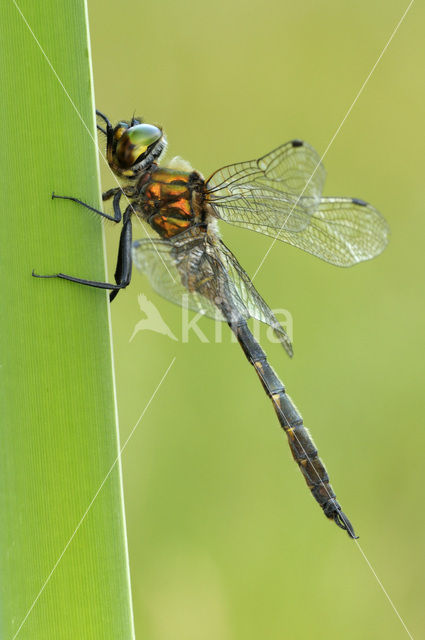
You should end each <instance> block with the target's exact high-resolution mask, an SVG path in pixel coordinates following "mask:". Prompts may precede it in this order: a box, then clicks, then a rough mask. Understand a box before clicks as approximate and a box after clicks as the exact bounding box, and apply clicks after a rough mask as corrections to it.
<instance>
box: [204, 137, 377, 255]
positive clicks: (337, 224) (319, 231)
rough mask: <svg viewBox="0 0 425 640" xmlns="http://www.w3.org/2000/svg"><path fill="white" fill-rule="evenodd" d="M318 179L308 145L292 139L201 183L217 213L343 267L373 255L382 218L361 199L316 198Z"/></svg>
mask: <svg viewBox="0 0 425 640" xmlns="http://www.w3.org/2000/svg"><path fill="white" fill-rule="evenodd" d="M294 145H299V146H294ZM324 179H325V173H324V169H323V166H322V165H321V164H320V158H319V156H318V154H317V153H316V152H315V151H314V149H312V148H311V147H310V146H309V145H307V144H306V143H300V142H298V141H293V142H290V143H287V144H286V145H283V146H282V147H279V148H278V149H275V151H272V152H271V153H270V154H268V155H266V156H264V157H263V158H260V159H259V160H257V161H251V162H245V163H239V164H236V165H231V166H229V167H224V168H223V169H220V170H219V171H217V172H216V173H215V174H213V175H212V176H211V178H210V180H209V181H208V183H207V186H208V193H209V202H210V203H211V205H212V207H213V209H214V211H215V213H216V215H217V217H218V218H221V219H222V220H225V221H226V222H230V223H231V224H233V225H235V226H238V227H242V228H244V229H251V230H253V231H257V232H260V233H263V234H265V235H268V236H271V237H272V238H274V239H276V240H281V241H283V242H287V243H288V244H291V245H293V246H294V247H298V248H300V249H303V250H304V251H307V252H308V253H311V254H312V255H314V256H317V257H318V258H321V259H322V260H326V261H327V262H330V263H331V264H335V265H338V266H343V267H348V266H351V265H354V264H357V263H358V262H362V261H363V260H369V259H370V258H373V257H375V256H377V255H378V254H379V253H381V251H383V249H384V248H385V247H386V245H387V243H388V239H389V228H388V225H387V223H386V221H385V219H384V218H383V217H382V216H381V214H380V213H379V212H378V211H377V210H376V209H375V208H374V207H373V206H372V205H370V204H368V203H366V202H364V201H363V200H359V199H357V198H322V197H321V192H322V187H323V182H324ZM301 194H302V195H301Z"/></svg>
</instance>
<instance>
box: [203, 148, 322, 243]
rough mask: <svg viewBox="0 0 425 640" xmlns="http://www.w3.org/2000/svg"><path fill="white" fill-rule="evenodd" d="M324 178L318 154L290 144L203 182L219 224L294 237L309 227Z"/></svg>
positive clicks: (239, 164) (225, 170) (311, 149)
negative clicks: (289, 233) (285, 231)
mask: <svg viewBox="0 0 425 640" xmlns="http://www.w3.org/2000/svg"><path fill="white" fill-rule="evenodd" d="M325 177H326V173H325V169H324V167H323V165H322V164H321V163H320V156H319V154H318V153H317V152H316V151H315V150H314V149H313V148H312V147H310V145H308V144H307V143H305V142H302V141H300V140H293V141H291V142H287V143H286V144H284V145H282V146H281V147H278V148H277V149H275V150H274V151H272V152H271V153H268V154H267V155H265V156H263V157H262V158H259V159H258V160H251V161H248V162H239V163H237V164H233V165H229V166H227V167H223V168H222V169H219V170H218V171H216V172H215V173H213V175H212V176H211V177H210V178H209V180H208V181H207V190H208V198H209V202H210V203H211V205H212V206H213V208H214V210H215V212H216V213H217V215H218V217H219V218H222V219H223V220H226V221H227V222H230V223H232V224H236V225H240V226H244V227H245V228H248V229H252V230H254V231H260V232H261V233H264V227H266V228H267V227H271V228H273V229H276V228H280V227H281V226H282V224H283V222H284V220H286V224H287V229H288V230H290V231H292V232H298V231H301V230H302V229H304V228H305V227H306V226H307V225H308V224H309V221H310V217H311V214H312V213H313V212H314V211H315V209H316V208H317V205H318V203H319V202H320V198H321V195H322V189H323V184H324V181H325Z"/></svg>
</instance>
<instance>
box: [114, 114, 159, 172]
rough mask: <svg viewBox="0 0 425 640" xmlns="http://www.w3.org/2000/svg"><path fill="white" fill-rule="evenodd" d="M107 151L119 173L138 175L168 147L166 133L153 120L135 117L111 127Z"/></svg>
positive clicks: (115, 169)
mask: <svg viewBox="0 0 425 640" xmlns="http://www.w3.org/2000/svg"><path fill="white" fill-rule="evenodd" d="M106 136H107V145H106V154H107V158H108V163H109V166H110V167H111V169H112V171H113V172H114V173H116V174H117V175H118V176H122V177H126V178H136V177H137V176H139V175H140V174H141V173H143V172H144V171H146V170H147V169H149V167H150V166H151V165H152V163H153V162H155V161H156V160H158V159H159V157H160V156H161V155H162V153H163V152H164V151H165V148H166V146H167V141H166V138H165V136H164V133H163V132H162V130H161V129H160V128H159V127H156V126H155V125H153V124H147V123H145V122H141V121H140V120H137V119H136V118H133V119H132V120H131V122H130V123H129V122H119V123H118V124H117V125H116V127H112V126H111V127H107V130H106Z"/></svg>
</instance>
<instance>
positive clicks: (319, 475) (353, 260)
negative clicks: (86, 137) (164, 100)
mask: <svg viewBox="0 0 425 640" xmlns="http://www.w3.org/2000/svg"><path fill="white" fill-rule="evenodd" d="M97 114H98V116H99V117H101V118H102V119H103V121H104V123H105V126H106V129H105V128H103V127H101V126H100V125H98V129H99V130H100V131H102V132H103V133H104V134H105V135H106V141H107V143H106V150H107V158H108V162H109V165H110V167H111V169H112V170H113V171H114V173H115V174H116V175H117V176H119V177H120V178H122V179H123V187H118V188H114V189H110V190H109V191H107V192H105V193H104V194H103V200H104V201H105V200H109V199H113V210H114V215H113V216H109V215H108V214H106V213H105V212H103V211H98V210H96V209H93V207H91V206H89V205H87V204H85V203H83V202H81V200H78V199H76V198H68V199H71V200H74V201H76V202H78V203H80V204H82V205H84V206H85V207H88V208H89V209H91V210H92V211H96V212H97V213H99V214H100V215H101V216H103V217H106V218H109V219H111V220H114V221H115V222H117V223H121V222H122V231H121V238H120V247H119V253H118V261H117V268H116V271H115V281H116V283H115V284H111V283H107V282H94V281H91V280H85V279H82V278H76V277H74V276H69V275H66V274H63V273H58V274H55V275H54V276H47V277H59V278H63V279H65V280H70V281H72V282H77V283H80V284H85V285H89V286H92V287H98V288H102V289H110V290H111V300H113V298H114V297H115V296H116V295H117V293H118V291H119V290H120V289H124V288H125V287H127V285H128V284H129V283H130V279H131V266H132V262H134V263H135V264H136V266H137V267H138V269H139V270H140V271H142V272H143V273H145V274H146V276H147V277H148V278H149V280H150V283H151V285H152V287H153V288H154V289H155V290H156V291H157V292H158V293H160V294H161V295H162V296H164V297H165V298H167V299H168V300H171V301H172V302H174V303H176V304H180V305H182V306H186V307H189V308H190V309H193V310H195V311H198V312H201V313H203V314H205V315H207V316H210V317H213V318H216V319H219V320H224V321H225V322H227V324H228V325H229V326H230V328H231V329H232V331H233V332H234V333H235V335H236V337H237V340H238V341H239V343H240V345H241V347H242V349H243V351H244V353H245V355H246V357H247V358H248V360H249V362H250V363H251V364H252V365H253V366H254V368H255V371H256V373H257V375H258V377H259V378H260V380H261V383H262V385H263V387H264V389H265V391H266V393H267V395H268V396H269V397H270V399H271V400H272V403H273V407H274V410H275V412H276V414H277V417H278V420H279V423H280V425H281V427H282V428H283V429H284V431H285V433H286V435H287V437H288V442H289V446H290V449H291V452H292V455H293V457H294V459H295V461H296V462H297V464H298V466H299V468H300V470H301V472H302V474H303V476H304V478H305V480H306V483H307V485H308V487H309V489H310V490H311V492H312V494H313V496H314V498H315V499H316V500H317V502H318V503H319V504H320V506H321V507H322V509H323V512H324V513H325V515H326V516H327V517H328V518H330V519H332V520H334V521H335V522H336V524H337V525H338V526H339V527H341V528H342V529H345V530H346V531H347V532H348V534H349V535H350V536H351V537H353V538H354V537H355V534H354V530H353V528H352V526H351V524H350V522H349V520H348V519H347V517H346V516H345V515H344V513H343V512H342V510H341V507H340V505H339V503H338V502H337V501H336V497H335V493H334V492H333V489H332V487H331V485H330V483H329V477H328V475H327V472H326V469H325V467H324V465H323V463H322V462H321V460H320V458H319V456H318V452H317V449H316V447H315V445H314V443H313V441H312V439H311V437H310V435H309V432H308V431H307V429H306V428H305V427H304V425H303V421H302V418H301V415H300V414H299V413H298V410H297V409H296V407H295V406H294V404H293V403H292V402H291V400H290V398H289V396H288V395H287V394H286V391H285V387H284V385H283V384H282V382H281V381H280V380H279V378H278V377H277V376H276V374H275V372H274V371H273V369H272V368H271V366H270V365H269V363H268V361H267V357H266V354H265V353H264V351H263V350H262V348H261V346H260V345H259V344H258V342H257V341H256V340H255V338H254V336H253V335H252V333H251V332H250V330H249V328H248V324H247V320H248V319H249V318H256V319H258V320H260V321H261V322H264V323H266V324H268V325H270V326H271V327H272V328H273V330H274V332H275V335H276V336H277V337H278V339H279V340H280V342H281V344H282V346H283V347H284V349H285V350H286V352H287V353H288V355H290V356H292V345H291V342H290V340H289V338H288V336H287V335H286V333H285V331H284V329H283V328H282V327H281V325H280V324H279V322H278V321H277V319H276V317H275V315H274V314H273V312H272V311H271V309H270V308H269V307H268V305H267V304H266V302H265V301H264V300H263V298H262V297H261V295H260V294H259V293H258V291H256V289H255V287H254V285H253V284H252V282H251V280H250V278H249V277H248V275H247V274H246V273H245V271H244V270H243V268H242V267H241V265H240V264H239V262H238V261H237V259H236V258H235V256H234V255H233V253H232V252H231V251H230V250H229V249H228V248H227V247H226V245H225V244H224V243H223V241H222V240H221V239H220V237H219V235H218V232H217V227H216V221H217V220H223V221H225V222H228V223H230V224H233V225H235V226H238V227H242V228H244V229H248V230H251V231H257V232H259V233H263V234H266V235H268V236H271V237H272V238H273V239H274V240H280V241H282V242H286V243H287V244H290V245H292V246H294V247H298V248H300V249H303V250H304V251H306V252H308V253H311V254H312V255H315V256H317V257H319V258H321V259H322V260H325V261H326V262H329V263H331V264H334V265H338V266H343V267H348V266H351V265H354V264H357V263H359V262H362V261H364V260H369V259H370V258H373V257H375V256H377V255H378V254H379V253H381V251H382V250H383V249H384V248H385V246H386V244H387V242H388V237H389V229H388V225H387V223H386V221H385V219H384V218H383V217H382V216H381V214H380V213H379V212H378V211H377V210H376V209H375V208H374V207H373V206H372V205H370V204H368V203H367V202H365V201H364V200H360V199H359V198H341V197H323V196H322V190H323V185H324V181H325V170H324V168H323V165H322V164H321V161H320V160H321V159H320V156H319V155H318V153H317V152H316V151H315V150H314V149H313V148H312V147H311V146H310V145H309V144H307V143H306V142H303V141H301V140H292V141H290V142H287V143H286V144H284V145H281V146H280V147H277V148H276V149H274V150H273V151H271V152H270V153H268V154H266V155H265V156H262V157H261V158H258V159H256V160H251V161H247V162H239V163H236V164H233V165H228V166H225V167H223V168H221V169H219V170H218V171H216V172H215V173H213V174H212V176H210V178H209V179H208V180H204V179H203V177H202V176H201V174H200V173H199V172H197V171H194V170H192V169H191V168H190V167H188V166H187V165H185V164H184V161H181V159H180V162H178V163H177V164H176V163H174V166H168V167H166V166H159V165H158V162H157V161H159V159H160V157H161V154H162V153H163V151H164V150H165V147H166V140H165V136H164V134H163V132H162V129H161V128H160V127H156V126H154V125H150V124H146V123H143V122H141V121H140V120H139V119H136V118H133V119H132V120H131V121H130V122H119V123H118V124H117V125H116V126H115V127H113V126H112V125H111V123H110V121H109V120H108V118H107V117H106V116H104V115H103V114H102V113H100V112H97ZM177 165H179V166H177ZM123 196H125V199H126V202H123V201H124V197H123ZM56 197H65V196H56ZM65 199H67V197H65ZM121 206H124V207H125V208H124V211H122V209H121ZM132 216H137V217H138V218H141V219H142V220H144V221H145V222H147V223H148V224H149V225H150V227H151V228H152V229H153V230H154V231H155V232H156V233H157V234H158V235H159V236H160V237H159V238H158V237H156V238H145V239H143V240H138V241H136V242H135V243H134V244H133V243H132V227H131V219H132ZM33 275H35V274H33Z"/></svg>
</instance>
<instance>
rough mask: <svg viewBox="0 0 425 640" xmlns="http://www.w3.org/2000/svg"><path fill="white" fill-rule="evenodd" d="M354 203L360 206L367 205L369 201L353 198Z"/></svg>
mask: <svg viewBox="0 0 425 640" xmlns="http://www.w3.org/2000/svg"><path fill="white" fill-rule="evenodd" d="M351 202H352V203H353V204H357V205H358V206H359V207H367V202H365V201H364V200H360V198H351Z"/></svg>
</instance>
